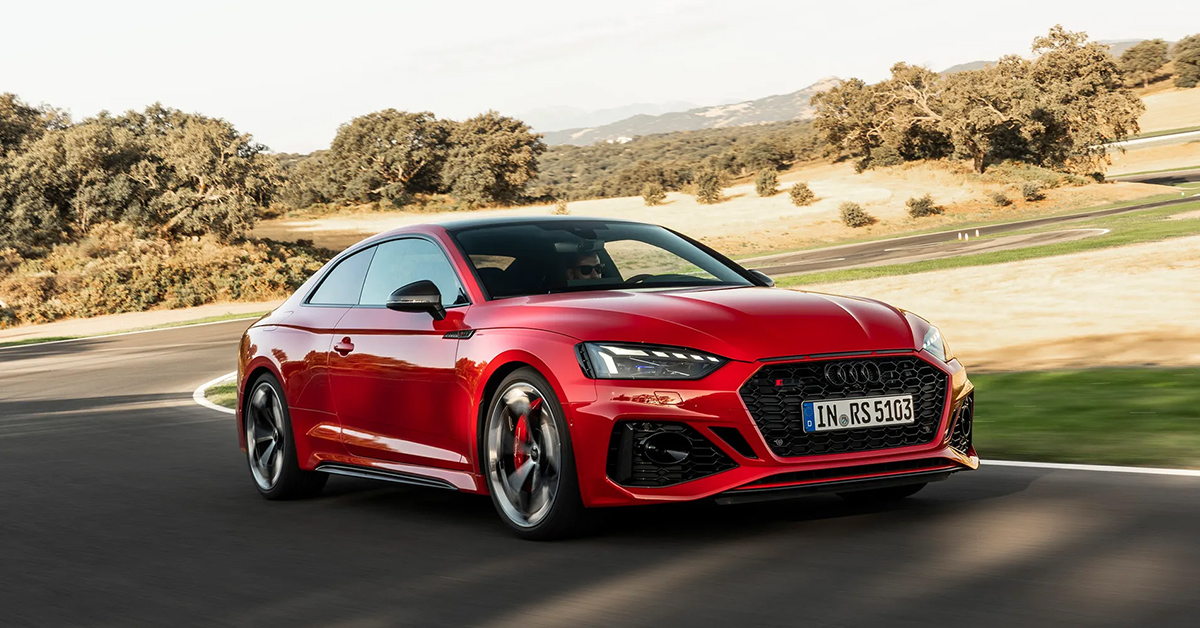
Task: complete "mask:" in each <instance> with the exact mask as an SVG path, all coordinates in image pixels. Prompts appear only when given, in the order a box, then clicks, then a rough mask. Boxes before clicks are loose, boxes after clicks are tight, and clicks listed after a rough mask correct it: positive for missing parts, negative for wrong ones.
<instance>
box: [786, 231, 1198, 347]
mask: <svg viewBox="0 0 1200 628" xmlns="http://www.w3.org/2000/svg"><path fill="white" fill-rule="evenodd" d="M1176 218H1178V219H1183V220H1200V214H1196V213H1193V212H1190V213H1189V214H1181V215H1179V216H1176ZM807 289H809V290H814V291H818V292H833V293H838V294H853V295H858V296H865V297H870V298H874V299H880V300H883V301H886V302H888V303H891V304H892V305H895V306H896V307H900V308H905V309H909V310H912V311H914V312H917V313H918V314H922V315H925V316H928V317H930V318H931V319H932V320H933V322H934V323H935V324H937V325H938V326H939V327H941V329H942V331H943V332H944V333H945V334H946V338H947V339H948V342H949V343H950V347H951V348H952V349H953V350H954V351H955V353H956V354H958V356H959V357H960V358H961V359H962V360H963V362H964V363H965V364H967V365H968V366H969V367H970V368H973V369H975V370H986V371H1021V370H1043V369H1056V368H1075V367H1081V368H1082V367H1095V366H1137V365H1160V366H1195V365H1200V328H1197V327H1196V324H1195V322H1196V321H1197V320H1200V237H1188V238H1179V239H1174V240H1166V241H1162V242H1153V243H1146V244H1135V245H1130V246H1124V247H1118V248H1112V249H1104V250H1099V251H1091V252H1087V253H1075V254H1071V255H1061V256H1058V257H1047V258H1042V259H1035V260H1027V261H1021V262H1010V263H1007V264H994V265H991V266H976V267H970V268H958V269H953V270H944V271H936V272H929V273H922V274H917V275H904V276H898V277H882V278H879V279H867V280H862V281H852V282H843V283H836V284H823V285H815V286H808V287H807Z"/></svg>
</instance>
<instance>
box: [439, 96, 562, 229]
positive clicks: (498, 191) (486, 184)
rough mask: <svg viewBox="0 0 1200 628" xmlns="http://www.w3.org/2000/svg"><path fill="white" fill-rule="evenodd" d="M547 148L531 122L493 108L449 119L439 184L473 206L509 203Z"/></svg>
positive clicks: (520, 191) (530, 177) (529, 178)
mask: <svg viewBox="0 0 1200 628" xmlns="http://www.w3.org/2000/svg"><path fill="white" fill-rule="evenodd" d="M545 150H546V145H545V143H543V142H542V136H541V135H540V134H536V133H533V132H531V131H530V128H529V125H527V124H525V123H524V122H521V121H520V120H517V119H516V118H508V117H505V116H502V115H500V114H498V113H496V112H494V111H489V112H487V113H485V114H482V115H478V116H475V117H474V118H471V119H469V120H465V121H463V122H459V123H456V124H452V125H451V131H450V151H449V154H448V155H447V157H446V165H445V167H444V169H443V171H442V185H443V187H444V188H445V189H448V190H449V192H450V194H451V195H453V196H454V197H455V199H457V200H458V201H460V202H462V203H465V204H467V205H468V206H471V207H479V206H482V205H489V204H493V203H513V202H515V201H517V200H519V199H520V198H521V197H522V195H523V194H524V190H525V185H526V184H527V183H529V182H530V181H532V180H533V179H534V178H536V177H537V172H538V170H537V168H538V163H537V158H538V155H541V154H542V153H543V152H545Z"/></svg>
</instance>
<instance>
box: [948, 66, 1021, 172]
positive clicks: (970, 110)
mask: <svg viewBox="0 0 1200 628" xmlns="http://www.w3.org/2000/svg"><path fill="white" fill-rule="evenodd" d="M1025 63H1026V62H1025V61H1024V60H1023V59H1021V58H1019V57H1015V56H1009V57H1005V58H1003V59H1001V60H1000V62H999V63H998V64H996V65H995V66H990V67H987V68H983V69H980V70H972V71H968V72H959V73H957V74H952V75H951V76H950V77H948V78H947V80H946V88H945V90H944V92H943V96H942V102H943V106H942V113H941V114H940V115H939V118H938V126H939V127H940V128H941V129H942V130H943V131H944V132H945V133H946V135H947V136H948V137H949V138H950V141H951V142H952V143H953V144H954V149H955V152H956V154H958V155H959V156H961V157H964V158H966V159H969V160H971V166H972V168H973V169H974V170H975V172H980V173H982V172H983V171H984V168H986V167H987V162H988V157H990V156H992V155H993V153H994V152H995V149H996V148H997V147H996V143H997V140H998V139H1000V138H1010V137H1012V136H1014V135H1019V133H1020V128H1021V122H1020V120H1021V116H1022V113H1023V112H1022V109H1021V107H1022V104H1023V103H1024V102H1025V101H1026V98H1027V94H1028V93H1029V91H1030V90H1029V84H1028V81H1027V79H1026V77H1025V69H1026V66H1025ZM1010 152H1011V151H1010Z"/></svg>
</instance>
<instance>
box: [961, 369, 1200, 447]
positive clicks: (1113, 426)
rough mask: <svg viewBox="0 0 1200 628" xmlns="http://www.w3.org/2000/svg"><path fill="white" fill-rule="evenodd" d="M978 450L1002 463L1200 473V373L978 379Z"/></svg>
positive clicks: (1058, 373) (1102, 373)
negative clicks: (1172, 469)
mask: <svg viewBox="0 0 1200 628" xmlns="http://www.w3.org/2000/svg"><path fill="white" fill-rule="evenodd" d="M971 381H973V382H974V383H975V386H976V389H975V400H976V407H977V412H976V421H975V446H976V448H977V449H978V450H979V452H980V456H981V457H983V458H985V459H987V458H994V459H1002V460H1035V461H1040V462H1074V463H1089V464H1118V465H1135V466H1159V467H1187V468H1200V429H1198V428H1200V368H1171V369H1167V368H1119V369H1118V368H1113V369H1107V368H1106V369H1089V370H1080V371H1045V372H1021V373H993V374H981V375H972V376H971Z"/></svg>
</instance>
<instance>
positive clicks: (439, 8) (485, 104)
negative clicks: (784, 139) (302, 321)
mask: <svg viewBox="0 0 1200 628" xmlns="http://www.w3.org/2000/svg"><path fill="white" fill-rule="evenodd" d="M52 6H53V9H52V10H51V9H50V5H44V4H41V3H36V2H22V3H13V2H9V3H5V7H4V8H3V9H2V10H0V20H3V22H2V23H0V32H2V33H3V36H2V37H0V92H6V91H7V92H15V93H16V94H18V95H19V96H21V97H22V98H23V99H24V100H26V101H30V102H34V103H41V102H45V103H49V104H52V105H56V106H59V107H64V108H66V109H69V110H70V112H71V114H72V115H73V116H74V117H75V118H83V117H87V116H91V115H94V114H95V113H97V112H98V111H100V110H102V109H108V110H110V111H124V110H126V109H130V108H139V109H140V108H142V107H144V106H145V105H147V104H149V103H152V102H154V101H161V102H162V103H164V104H166V105H169V106H172V107H176V108H179V109H183V110H186V111H196V112H200V113H203V114H206V115H210V116H217V117H222V118H225V119H227V120H229V121H231V122H233V123H234V124H235V125H236V126H237V127H238V129H239V130H242V131H245V132H250V133H253V134H254V136H255V138H256V139H257V140H258V141H261V142H263V143H265V144H267V145H268V146H270V147H271V148H272V149H274V150H277V151H281V152H291V151H300V152H308V151H311V150H313V149H317V148H323V147H327V146H328V144H329V141H330V140H331V139H332V138H333V135H334V133H335V132H336V130H337V126H338V124H340V123H342V122H345V121H347V120H349V119H351V118H353V117H354V116H356V115H361V114H363V113H367V112H370V111H375V110H378V109H383V108H386V107H394V108H397V109H404V110H410V111H423V110H429V111H433V112H434V113H435V114H437V115H438V116H439V117H449V118H455V119H461V118H464V117H469V116H471V115H474V114H476V113H479V112H481V111H485V110H487V109H489V108H490V109H496V110H498V111H500V112H501V113H506V114H509V115H514V114H520V113H521V112H525V111H530V110H533V109H539V108H543V107H550V106H557V105H567V106H574V107H579V108H582V109H586V110H594V109H601V108H606V107H615V106H620V105H626V104H630V103H635V102H662V101H671V100H684V101H690V102H695V103H700V104H710V103H717V102H722V101H729V100H734V99H737V100H742V99H751V98H759V97H762V96H766V95H769V94H778V93H786V92H791V91H795V90H797V89H799V88H801V87H804V86H806V85H808V84H810V83H812V82H814V81H815V80H817V79H819V78H821V77H824V76H830V75H834V76H839V77H842V78H846V77H851V76H857V77H861V78H864V79H867V80H876V79H879V78H881V77H883V76H884V75H886V73H887V69H888V67H889V66H890V65H891V64H892V63H893V62H895V61H900V60H904V61H909V62H912V63H918V64H925V65H928V66H929V67H931V68H933V69H935V70H940V69H943V68H945V67H947V66H950V65H953V64H955V63H960V62H965V61H972V60H976V59H995V58H997V57H999V56H1001V55H1002V54H1005V53H1022V54H1027V53H1028V51H1029V43H1030V41H1031V40H1032V38H1033V37H1034V36H1036V35H1038V34H1041V33H1044V32H1045V31H1046V30H1047V29H1048V28H1049V27H1050V26H1051V25H1053V24H1055V23H1062V24H1063V25H1064V26H1066V27H1068V28H1070V29H1072V30H1084V31H1087V32H1088V33H1089V34H1090V35H1092V37H1093V38H1096V39H1129V38H1153V37H1162V38H1165V39H1171V40H1174V39H1178V38H1179V37H1182V36H1186V35H1189V34H1192V33H1193V32H1195V31H1200V8H1197V7H1198V6H1200V5H1198V4H1197V3H1196V2H1195V1H1194V0H1169V1H1156V0H1147V1H1139V2H1129V0H1121V1H1120V2H1109V1H1106V0H1080V1H1075V0H1071V1H1064V2H1058V1H1053V0H1029V1H1027V0H1003V1H1000V2H975V1H972V0H960V1H957V2H918V1H910V2H896V1H894V0H891V1H879V2H876V1H864V0H859V1H854V2H847V1H845V0H831V1H829V2H799V1H791V2H783V1H781V2H762V1H746V0H742V1H733V0H722V1H719V2H718V1H711V2H710V1H701V0H696V1H689V0H666V1H662V2H656V1H654V0H636V1H626V0H602V1H599V2H597V1H587V2H571V1H563V0H558V1H555V2H521V1H518V0H499V1H496V0H492V1H489V2H474V1H471V2H465V1H459V2H452V1H448V0H443V1H442V2H436V3H435V2H368V1H348V0H338V1H327V2H309V1H306V0H291V1H289V2H265V1H264V2H256V1H254V0H241V1H238V2H202V1H192V2H173V1H171V0H155V1H151V2H128V1H108V2H105V1H103V0H101V1H94V0H92V1H88V2H61V3H54V4H53V5H52ZM1187 7H1191V8H1187Z"/></svg>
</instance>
